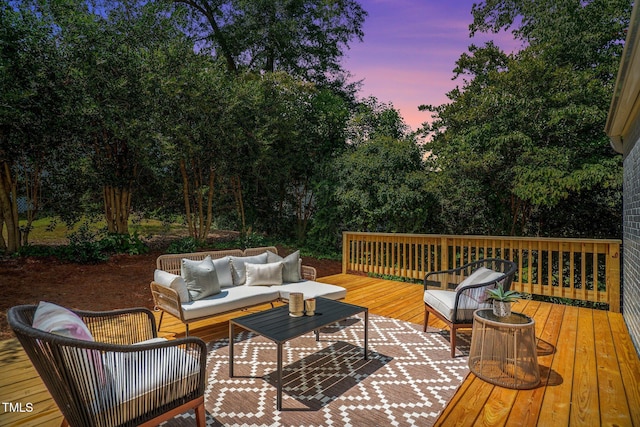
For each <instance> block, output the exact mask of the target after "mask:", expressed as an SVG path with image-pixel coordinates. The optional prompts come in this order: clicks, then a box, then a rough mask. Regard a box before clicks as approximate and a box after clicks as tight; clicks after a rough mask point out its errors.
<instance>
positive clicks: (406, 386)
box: [166, 315, 468, 426]
mask: <svg viewBox="0 0 640 427" xmlns="http://www.w3.org/2000/svg"><path fill="white" fill-rule="evenodd" d="M363 323H364V322H363V321H362V319H361V318H359V317H354V318H351V319H347V320H346V321H343V322H341V323H340V324H337V325H334V326H332V327H328V328H325V329H323V330H322V331H321V334H320V341H319V342H316V341H315V336H314V335H313V334H308V335H306V336H303V337H300V338H296V339H294V340H292V341H290V342H288V343H287V344H286V345H285V347H284V353H283V354H284V355H283V358H284V371H283V405H282V406H283V410H282V411H277V410H276V387H275V382H274V381H275V376H276V345H275V344H274V343H272V342H271V341H269V340H267V339H265V338H263V337H261V336H257V335H255V334H253V333H249V332H244V333H241V334H240V336H236V341H235V342H236V344H235V347H234V349H235V355H234V356H235V359H234V360H235V363H234V369H235V372H234V374H235V375H236V376H235V377H234V378H229V341H228V340H226V339H225V340H220V341H215V342H212V343H210V344H209V348H210V351H209V355H208V359H207V375H208V385H207V389H206V392H205V402H206V404H205V406H206V411H207V425H212V426H428V425H432V424H433V423H434V422H435V420H436V418H437V416H438V414H439V413H440V412H441V411H442V410H443V409H444V407H445V405H446V403H447V402H448V401H449V399H450V398H451V397H452V396H453V394H454V393H455V391H456V389H457V388H458V387H459V386H460V384H461V383H462V381H463V379H464V377H465V376H466V375H467V373H468V367H467V357H466V356H460V357H456V358H455V359H451V358H450V347H449V342H448V334H447V335H444V334H442V333H441V332H440V331H438V330H435V329H431V328H430V329H429V331H428V332H427V333H424V332H422V326H421V325H415V324H411V323H407V322H403V321H400V320H395V319H389V318H385V317H380V316H376V315H370V316H369V360H364V358H363V350H362V346H363V341H364V328H363ZM460 341H462V342H461V344H462V345H464V341H463V340H460ZM465 353H466V352H465ZM193 422H194V415H193V412H191V413H186V414H183V415H181V416H178V417H176V418H175V419H173V420H172V421H171V422H169V423H167V424H166V425H168V426H180V425H193Z"/></svg>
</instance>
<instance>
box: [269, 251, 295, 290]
mask: <svg viewBox="0 0 640 427" xmlns="http://www.w3.org/2000/svg"><path fill="white" fill-rule="evenodd" d="M278 261H281V262H282V265H283V267H282V281H283V282H284V283H295V282H300V281H301V280H302V274H301V272H300V265H301V263H302V260H301V259H300V251H295V252H294V253H292V254H289V255H287V256H286V257H284V258H282V257H281V256H280V255H278V254H274V253H273V252H271V251H267V262H278Z"/></svg>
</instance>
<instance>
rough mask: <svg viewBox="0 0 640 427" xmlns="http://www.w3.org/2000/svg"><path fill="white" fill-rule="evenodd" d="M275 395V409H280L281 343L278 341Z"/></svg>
mask: <svg viewBox="0 0 640 427" xmlns="http://www.w3.org/2000/svg"><path fill="white" fill-rule="evenodd" d="M276 381H277V382H278V386H277V395H276V409H277V410H278V411H281V410H282V343H278V367H277V373H276Z"/></svg>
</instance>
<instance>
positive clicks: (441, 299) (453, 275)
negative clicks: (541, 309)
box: [424, 259, 517, 357]
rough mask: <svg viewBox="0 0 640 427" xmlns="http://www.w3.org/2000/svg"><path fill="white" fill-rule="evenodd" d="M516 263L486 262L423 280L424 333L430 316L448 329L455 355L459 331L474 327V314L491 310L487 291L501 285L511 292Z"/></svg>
mask: <svg viewBox="0 0 640 427" xmlns="http://www.w3.org/2000/svg"><path fill="white" fill-rule="evenodd" d="M516 268H517V266H516V264H515V263H514V262H511V261H507V260H501V259H483V260H479V261H475V262H472V263H469V264H466V265H463V266H462V267H458V268H454V269H452V270H444V271H434V272H431V273H427V275H426V276H425V277H424V331H425V332H426V330H427V323H428V322H429V314H430V313H433V314H434V315H435V316H436V317H437V318H439V319H440V320H442V321H443V322H445V323H446V324H447V326H449V329H450V331H451V333H450V335H451V339H450V341H451V357H455V354H456V331H457V330H458V328H470V327H471V326H473V312H474V311H475V310H477V309H480V308H491V302H490V301H487V299H486V291H487V289H493V288H496V287H497V286H498V284H502V286H503V288H504V289H505V290H508V289H509V288H510V286H511V282H512V281H513V277H514V275H515V272H516Z"/></svg>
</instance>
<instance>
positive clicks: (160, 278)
mask: <svg viewBox="0 0 640 427" xmlns="http://www.w3.org/2000/svg"><path fill="white" fill-rule="evenodd" d="M153 281H154V282H156V283H157V284H159V285H162V286H166V287H168V288H171V289H173V290H174V291H176V292H177V293H178V296H179V297H180V302H181V303H185V302H189V301H191V295H189V289H187V283H186V282H185V281H184V278H183V277H182V276H178V275H177V274H172V273H169V272H168V271H164V270H157V269H156V271H155V272H154V273H153Z"/></svg>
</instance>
